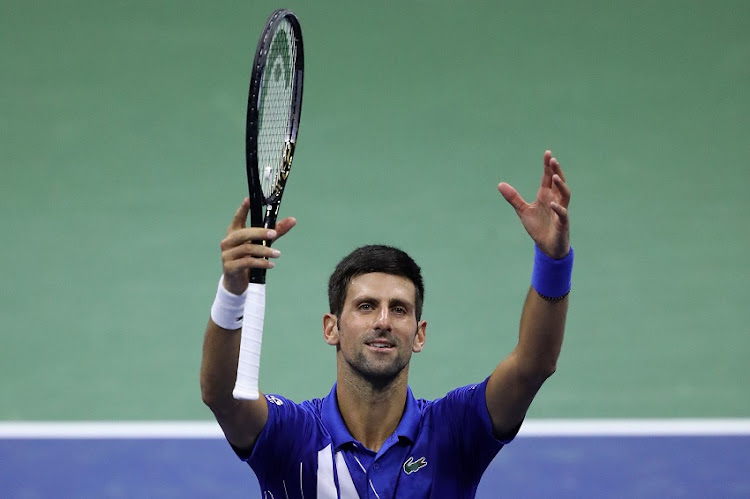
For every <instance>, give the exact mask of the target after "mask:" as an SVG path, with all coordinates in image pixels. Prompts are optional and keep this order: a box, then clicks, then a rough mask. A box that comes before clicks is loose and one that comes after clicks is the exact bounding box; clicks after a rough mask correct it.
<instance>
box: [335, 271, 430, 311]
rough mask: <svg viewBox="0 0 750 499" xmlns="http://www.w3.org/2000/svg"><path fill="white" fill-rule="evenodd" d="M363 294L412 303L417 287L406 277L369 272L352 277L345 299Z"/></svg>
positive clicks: (348, 299)
mask: <svg viewBox="0 0 750 499" xmlns="http://www.w3.org/2000/svg"><path fill="white" fill-rule="evenodd" d="M365 296H366V297H368V298H378V299H381V300H390V299H398V300H402V301H406V302H409V303H414V302H415V301H416V297H417V289H416V288H415V287H414V283H413V282H411V280H410V279H408V278H406V277H403V276H398V275H392V274H384V273H382V272H371V273H369V274H362V275H358V276H357V277H354V278H352V280H351V281H350V282H349V287H348V288H347V292H346V301H347V302H348V301H351V300H356V299H358V298H362V297H365Z"/></svg>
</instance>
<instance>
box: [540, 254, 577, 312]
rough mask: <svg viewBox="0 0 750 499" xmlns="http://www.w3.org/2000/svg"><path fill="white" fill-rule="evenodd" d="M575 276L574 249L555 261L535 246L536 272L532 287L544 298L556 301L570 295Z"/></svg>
mask: <svg viewBox="0 0 750 499" xmlns="http://www.w3.org/2000/svg"><path fill="white" fill-rule="evenodd" d="M572 274H573V248H572V247H571V248H570V252H569V253H568V254H567V256H565V257H564V258H561V259H559V260H555V259H554V258H550V257H549V256H547V255H545V254H544V253H543V252H542V250H540V249H539V247H538V246H536V245H534V270H533V272H532V273H531V285H532V286H533V287H534V289H535V290H536V292H537V293H539V295H540V296H542V298H547V299H549V300H556V299H560V298H563V297H565V296H567V294H568V293H570V287H571V283H570V277H571V276H572Z"/></svg>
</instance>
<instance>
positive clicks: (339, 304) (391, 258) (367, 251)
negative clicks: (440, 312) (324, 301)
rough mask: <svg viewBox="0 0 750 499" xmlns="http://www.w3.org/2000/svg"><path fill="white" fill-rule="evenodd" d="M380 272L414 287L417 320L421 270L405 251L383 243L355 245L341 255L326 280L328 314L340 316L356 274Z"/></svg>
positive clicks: (421, 302) (421, 284) (421, 282)
mask: <svg viewBox="0 0 750 499" xmlns="http://www.w3.org/2000/svg"><path fill="white" fill-rule="evenodd" d="M372 272H382V273H384V274H391V275H396V276H401V277H405V278H407V279H409V280H410V281H411V282H412V283H413V284H414V289H415V304H414V306H415V312H416V316H417V320H420V318H421V317H422V304H423V303H424V282H423V281H422V269H420V268H419V265H417V262H415V261H414V260H413V259H412V257H410V256H409V255H408V254H407V253H406V252H405V251H403V250H400V249H398V248H395V247H393V246H386V245H383V244H370V245H367V246H362V247H361V248H357V249H355V250H354V251H352V252H351V253H349V254H348V255H347V256H345V257H344V258H343V259H342V260H341V261H340V262H339V264H338V265H337V266H336V269H335V270H334V271H333V274H331V278H330V279H329V280H328V305H329V307H330V311H331V313H332V314H335V315H336V317H341V312H342V310H343V309H344V302H345V301H346V293H347V291H348V290H349V283H350V282H352V279H354V278H355V277H357V276H360V275H363V274H370V273H372Z"/></svg>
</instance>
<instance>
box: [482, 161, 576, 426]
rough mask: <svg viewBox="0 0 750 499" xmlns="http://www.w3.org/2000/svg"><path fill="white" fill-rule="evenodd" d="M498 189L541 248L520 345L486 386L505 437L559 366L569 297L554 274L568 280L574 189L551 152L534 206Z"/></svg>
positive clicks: (523, 315)
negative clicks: (570, 225) (556, 273)
mask: <svg viewBox="0 0 750 499" xmlns="http://www.w3.org/2000/svg"><path fill="white" fill-rule="evenodd" d="M498 190H499V191H500V193H501V194H502V195H503V197H504V198H505V199H506V201H508V203H510V205H511V206H512V207H513V208H514V209H515V210H516V213H517V214H518V217H519V219H520V220H521V223H522V224H523V226H524V228H525V229H526V232H528V234H529V235H530V236H531V238H532V239H533V240H534V243H535V244H536V247H537V255H536V260H535V275H534V278H533V279H532V282H533V284H534V286H532V287H531V289H530V290H529V293H528V295H527V297H526V302H525V303H524V306H523V311H522V313H521V323H520V331H519V338H518V344H517V345H516V348H515V349H514V350H513V352H511V354H510V355H509V356H508V357H507V358H505V359H504V360H503V361H502V362H500V364H499V365H498V366H497V368H496V369H495V371H494V372H493V373H492V375H491V376H490V379H489V382H488V384H487V393H486V397H487V408H488V410H489V413H490V418H491V419H492V424H493V427H494V430H495V435H496V436H497V437H499V438H503V437H505V436H508V435H510V434H511V433H512V432H513V431H514V430H516V429H517V428H518V425H519V424H520V423H521V421H522V420H523V418H524V417H525V416H526V411H527V410H528V408H529V406H530V405H531V401H532V400H533V399H534V396H535V395H536V393H537V392H538V391H539V388H541V386H542V383H544V381H545V380H546V379H547V378H548V377H549V376H551V375H552V374H553V373H554V372H555V369H556V368H557V359H558V357H559V355H560V348H561V346H562V340H563V332H564V330H565V318H566V315H567V311H568V297H567V294H566V290H565V289H562V290H561V291H557V290H556V289H555V288H556V287H557V288H559V282H558V283H556V282H555V280H556V279H557V280H558V281H559V277H554V276H551V275H550V273H554V272H555V271H557V270H558V269H559V268H560V267H562V275H563V276H564V275H565V273H566V269H569V268H570V265H572V261H571V260H572V254H570V252H571V249H570V231H569V221H568V204H569V202H570V189H569V188H568V186H567V185H566V184H565V176H564V175H563V172H562V169H561V168H560V164H559V163H558V162H557V160H556V159H555V158H553V157H552V153H551V152H550V151H546V152H545V153H544V173H543V174H542V182H541V185H540V187H539V191H538V192H537V196H536V200H535V201H534V202H533V203H527V202H526V201H524V200H523V198H522V197H521V195H520V194H518V192H517V191H516V190H515V189H514V188H513V187H511V186H510V185H508V184H506V183H504V182H502V183H500V185H498ZM551 270H552V272H550V271H551ZM545 274H546V275H545ZM568 282H569V281H568ZM556 284H557V285H558V286H556ZM535 286H536V288H537V289H535ZM539 288H542V289H539ZM550 290H552V291H550ZM555 291H557V292H555ZM543 295H544V296H543ZM551 295H555V296H551ZM560 295H565V296H560Z"/></svg>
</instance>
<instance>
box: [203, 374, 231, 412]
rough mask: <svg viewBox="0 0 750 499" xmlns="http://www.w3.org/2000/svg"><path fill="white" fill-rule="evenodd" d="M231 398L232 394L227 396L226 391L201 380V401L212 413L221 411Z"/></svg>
mask: <svg viewBox="0 0 750 499" xmlns="http://www.w3.org/2000/svg"><path fill="white" fill-rule="evenodd" d="M231 397H232V395H231V393H230V394H227V393H226V390H221V389H219V388H217V387H216V386H215V384H214V383H210V382H209V380H206V379H201V399H202V400H203V403H204V404H206V405H207V406H208V408H209V409H211V410H212V411H214V412H216V411H217V410H219V409H220V408H221V407H222V406H223V405H225V404H226V401H227V399H228V398H229V399H231Z"/></svg>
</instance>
